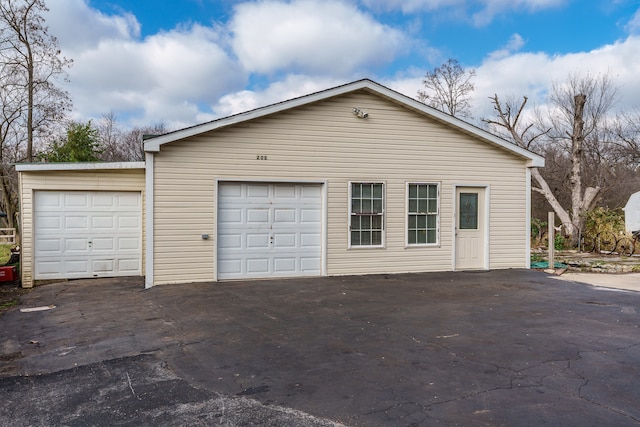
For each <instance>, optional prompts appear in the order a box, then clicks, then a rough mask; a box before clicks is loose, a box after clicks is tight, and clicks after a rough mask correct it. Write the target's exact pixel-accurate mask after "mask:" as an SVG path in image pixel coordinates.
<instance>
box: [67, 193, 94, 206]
mask: <svg viewBox="0 0 640 427" xmlns="http://www.w3.org/2000/svg"><path fill="white" fill-rule="evenodd" d="M63 197H64V202H63V204H64V205H63V206H64V207H66V208H88V207H89V197H90V196H89V194H87V193H65V194H64V196H63Z"/></svg>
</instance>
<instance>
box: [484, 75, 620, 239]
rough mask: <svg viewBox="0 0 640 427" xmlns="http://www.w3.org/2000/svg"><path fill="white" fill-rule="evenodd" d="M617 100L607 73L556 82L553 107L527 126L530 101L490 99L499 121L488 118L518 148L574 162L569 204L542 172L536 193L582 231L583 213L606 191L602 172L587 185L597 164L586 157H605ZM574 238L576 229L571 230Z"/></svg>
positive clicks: (535, 172) (563, 219) (537, 176)
mask: <svg viewBox="0 0 640 427" xmlns="http://www.w3.org/2000/svg"><path fill="white" fill-rule="evenodd" d="M615 96H616V89H615V87H614V86H613V83H612V81H611V79H610V77H609V76H608V75H603V76H600V77H593V76H590V75H587V76H585V77H577V76H570V77H569V79H568V80H567V82H566V83H565V84H563V85H559V84H556V85H554V87H553V90H552V91H551V94H550V97H549V101H550V105H551V108H550V110H549V111H548V113H547V114H546V115H545V116H544V117H540V118H539V120H538V122H537V123H536V122H535V121H534V120H531V119H530V120H529V121H528V122H526V123H525V122H523V120H525V119H524V118H523V112H524V109H525V106H526V104H527V98H526V97H524V98H523V101H522V102H519V103H514V102H507V103H505V104H503V103H501V101H500V99H499V98H498V96H497V95H494V96H493V97H492V98H491V102H492V103H493V106H494V109H495V111H496V119H483V121H484V122H485V123H487V124H488V125H490V126H492V127H493V128H494V129H497V130H501V131H502V133H505V132H506V134H507V135H508V136H509V138H510V139H511V140H512V141H513V142H514V143H515V144H517V145H519V146H521V147H523V148H527V149H530V150H532V151H536V152H538V153H539V154H542V155H544V154H546V153H553V152H555V153H557V152H558V151H559V152H562V153H564V154H565V155H566V156H567V158H568V159H569V160H570V163H569V164H570V170H569V173H568V176H567V180H566V181H567V182H568V187H569V193H570V202H569V203H568V204H564V205H563V204H562V203H561V202H560V200H559V199H560V197H559V194H558V193H559V191H558V188H552V187H551V186H550V185H549V184H548V182H547V179H545V177H544V176H543V175H542V173H541V172H540V171H539V170H538V169H533V170H532V178H533V179H534V180H535V182H536V184H537V186H534V187H533V190H534V191H537V192H538V193H540V194H542V195H543V196H544V197H545V199H546V200H547V201H548V202H549V204H550V205H551V207H552V209H553V210H554V212H555V213H556V214H557V215H558V217H559V218H560V221H561V222H562V223H570V224H573V225H574V226H575V227H576V228H582V225H583V223H584V213H585V212H586V211H588V210H590V209H592V208H593V207H594V205H595V202H596V200H597V197H598V195H599V193H600V191H601V189H602V186H601V185H599V184H598V178H603V177H604V175H603V174H592V176H595V177H592V179H591V181H592V182H593V183H594V186H588V185H587V186H586V187H585V182H584V181H585V176H588V175H589V174H588V173H587V171H588V170H589V169H592V168H593V166H594V165H593V164H589V165H586V164H585V159H586V158H588V156H587V152H588V154H589V156H591V158H594V157H602V155H603V148H602V147H603V141H602V139H601V138H602V135H603V133H604V128H605V126H606V118H607V117H606V116H607V113H608V112H609V110H610V108H611V106H612V105H613V102H614V100H615ZM567 232H568V233H569V234H572V233H573V229H571V230H567Z"/></svg>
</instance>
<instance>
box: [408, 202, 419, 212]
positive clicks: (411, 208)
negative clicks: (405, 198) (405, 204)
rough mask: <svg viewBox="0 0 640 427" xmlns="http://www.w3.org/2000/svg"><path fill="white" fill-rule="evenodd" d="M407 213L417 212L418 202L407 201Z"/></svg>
mask: <svg viewBox="0 0 640 427" xmlns="http://www.w3.org/2000/svg"><path fill="white" fill-rule="evenodd" d="M409 212H412V213H413V212H418V201H417V200H409Z"/></svg>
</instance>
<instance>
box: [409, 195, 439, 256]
mask: <svg viewBox="0 0 640 427" xmlns="http://www.w3.org/2000/svg"><path fill="white" fill-rule="evenodd" d="M438 213H439V188H438V184H422V183H420V184H417V183H415V184H414V183H409V184H408V185H407V245H411V246H413V245H435V244H438V234H439V233H438V225H439V218H438Z"/></svg>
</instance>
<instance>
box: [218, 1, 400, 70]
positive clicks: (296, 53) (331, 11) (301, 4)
mask: <svg viewBox="0 0 640 427" xmlns="http://www.w3.org/2000/svg"><path fill="white" fill-rule="evenodd" d="M229 29H230V31H231V33H232V34H233V42H232V45H233V48H234V51H235V53H236V55H237V56H238V58H239V60H240V63H241V64H242V65H243V67H244V68H245V69H246V70H248V71H250V72H258V73H267V74H268V73H274V72H277V71H281V70H285V69H287V70H290V71H293V70H295V71H297V72H303V73H310V74H319V73H324V74H329V75H334V76H335V75H348V74H349V73H352V72H354V71H356V70H359V69H362V68H365V67H370V66H374V65H379V64H385V63H388V62H390V61H391V60H393V59H394V57H395V56H396V55H397V53H398V52H399V51H403V50H404V47H405V46H406V42H407V41H406V40H405V38H404V36H403V35H402V33H401V32H399V31H397V30H394V29H392V28H390V27H388V26H385V25H382V24H380V23H378V22H377V21H375V20H374V19H373V18H372V17H370V16H368V15H365V14H363V13H362V12H361V11H359V10H358V9H357V8H356V7H355V6H351V5H348V4H346V3H342V2H339V1H333V0H330V1H320V0H294V1H292V2H281V1H263V2H257V3H242V4H240V5H238V6H236V8H235V15H234V17H233V19H232V21H231V23H230V26H229Z"/></svg>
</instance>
